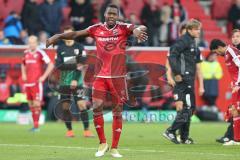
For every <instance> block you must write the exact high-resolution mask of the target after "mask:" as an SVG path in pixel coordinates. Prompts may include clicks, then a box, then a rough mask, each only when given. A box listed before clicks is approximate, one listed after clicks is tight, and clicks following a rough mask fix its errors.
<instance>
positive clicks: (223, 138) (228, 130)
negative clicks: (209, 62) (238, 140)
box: [216, 29, 240, 143]
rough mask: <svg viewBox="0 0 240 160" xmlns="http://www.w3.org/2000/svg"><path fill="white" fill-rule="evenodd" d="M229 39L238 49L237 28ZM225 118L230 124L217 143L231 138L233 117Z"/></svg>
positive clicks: (239, 37)
mask: <svg viewBox="0 0 240 160" xmlns="http://www.w3.org/2000/svg"><path fill="white" fill-rule="evenodd" d="M231 40H232V44H233V46H234V47H236V48H237V49H238V50H240V30H239V29H234V30H233V31H232V37H231ZM226 118H227V119H226V120H227V121H228V122H229V123H230V124H229V126H228V128H227V131H226V132H225V134H224V136H223V137H221V138H219V139H217V140H216V141H217V142H219V143H225V142H228V141H231V140H233V117H226Z"/></svg>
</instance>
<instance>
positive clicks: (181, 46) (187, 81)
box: [163, 19, 204, 144]
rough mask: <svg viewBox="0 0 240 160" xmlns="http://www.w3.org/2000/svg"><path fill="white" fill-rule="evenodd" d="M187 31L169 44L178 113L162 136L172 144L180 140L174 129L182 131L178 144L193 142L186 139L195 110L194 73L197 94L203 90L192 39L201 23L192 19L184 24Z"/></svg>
mask: <svg viewBox="0 0 240 160" xmlns="http://www.w3.org/2000/svg"><path fill="white" fill-rule="evenodd" d="M186 30H187V32H186V33H185V34H184V35H183V36H181V37H180V38H179V39H178V40H177V41H176V42H175V44H174V45H173V46H171V47H170V55H169V57H168V60H169V64H170V66H171V70H172V73H173V76H174V81H175V86H174V90H173V92H174V100H175V104H176V109H177V116H176V118H175V120H174V122H173V124H172V125H171V127H169V128H168V129H167V130H166V131H165V133H164V134H163V136H164V137H165V138H167V139H168V140H170V141H172V142H173V143H175V144H179V143H180V142H179V141H178V140H177V138H176V131H177V130H179V131H180V133H181V143H183V144H192V143H193V140H192V139H191V138H189V130H190V122H191V116H192V113H193V111H194V109H195V93H194V92H195V91H194V82H195V75H196V73H197V76H198V80H199V93H200V95H202V94H203V92H204V87H203V79H202V75H201V70H200V62H201V53H200V50H199V49H198V47H197V46H196V42H195V38H198V37H199V36H200V30H201V23H200V22H199V21H197V20H195V19H191V20H189V21H188V22H187V24H186Z"/></svg>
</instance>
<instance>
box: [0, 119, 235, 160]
mask: <svg viewBox="0 0 240 160" xmlns="http://www.w3.org/2000/svg"><path fill="white" fill-rule="evenodd" d="M167 126H168V124H144V123H124V126H123V127H124V128H123V133H122V137H121V141H120V148H119V151H120V153H121V154H123V156H124V157H123V158H121V159H123V160H145V159H146V160H214V159H216V160H239V159H240V146H222V145H221V144H218V143H216V142H215V138H216V137H219V136H221V135H222V134H223V133H224V131H225V129H226V127H227V124H226V123H198V124H192V128H191V137H192V138H193V139H194V140H195V142H196V144H194V145H175V144H172V143H170V142H169V141H167V140H165V138H163V137H162V132H163V131H164V130H165V129H166V127H167ZM91 127H92V128H93V125H91ZM29 128H30V126H19V125H16V124H10V123H1V124H0V160H93V159H101V160H109V159H113V158H111V156H110V155H109V153H107V154H106V155H105V156H104V157H103V158H95V157H94V153H95V151H96V148H97V146H98V140H97V137H95V138H90V139H87V138H84V137H83V136H82V125H81V123H80V122H78V123H74V125H73V128H74V131H75V134H76V137H75V138H65V137H64V136H65V127H64V124H63V123H47V124H45V125H44V126H41V131H40V132H38V133H29V132H28V129H29ZM105 132H106V135H107V138H108V142H109V144H111V124H110V123H107V124H105Z"/></svg>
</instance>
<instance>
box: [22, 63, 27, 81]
mask: <svg viewBox="0 0 240 160" xmlns="http://www.w3.org/2000/svg"><path fill="white" fill-rule="evenodd" d="M21 72H22V80H23V81H24V82H25V81H26V80H27V73H26V67H25V65H24V64H22V65H21Z"/></svg>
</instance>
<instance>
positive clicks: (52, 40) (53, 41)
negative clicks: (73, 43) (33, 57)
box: [46, 35, 59, 48]
mask: <svg viewBox="0 0 240 160" xmlns="http://www.w3.org/2000/svg"><path fill="white" fill-rule="evenodd" d="M58 40H59V39H58V35H54V36H52V37H50V38H49V39H48V40H47V42H46V48H48V47H49V46H51V45H53V46H54V45H55V44H56V43H57V41H58Z"/></svg>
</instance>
